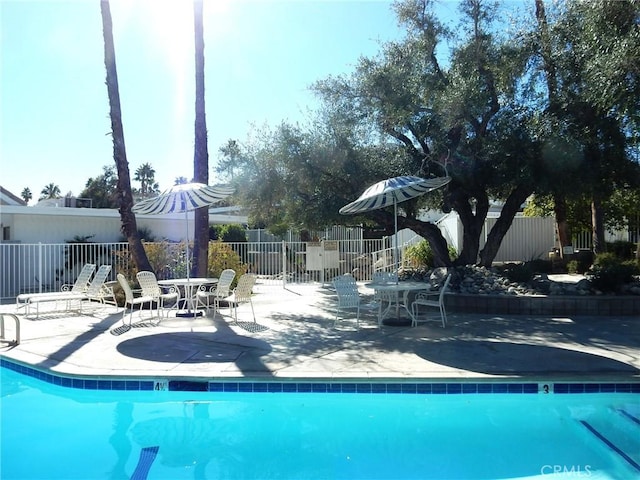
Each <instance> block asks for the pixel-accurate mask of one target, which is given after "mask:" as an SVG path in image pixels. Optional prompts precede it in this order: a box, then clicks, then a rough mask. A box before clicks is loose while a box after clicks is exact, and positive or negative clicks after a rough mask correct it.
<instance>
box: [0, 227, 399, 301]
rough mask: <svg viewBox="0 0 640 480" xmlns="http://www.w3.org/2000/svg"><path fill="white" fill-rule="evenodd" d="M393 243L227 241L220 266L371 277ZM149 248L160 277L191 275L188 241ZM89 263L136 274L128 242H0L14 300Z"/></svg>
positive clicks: (297, 275)
mask: <svg viewBox="0 0 640 480" xmlns="http://www.w3.org/2000/svg"><path fill="white" fill-rule="evenodd" d="M212 243H215V242H212ZM388 244H389V240H388V239H383V240H360V241H358V242H354V241H351V240H342V241H329V240H325V241H319V242H299V241H292V242H283V241H279V242H234V243H224V245H226V246H228V248H230V249H231V250H232V252H233V253H232V254H231V255H224V256H221V257H222V258H220V259H217V260H216V267H217V268H218V269H224V268H230V267H234V266H237V265H238V264H240V265H242V266H243V267H244V268H245V269H246V270H247V271H249V272H252V273H256V274H257V275H258V276H259V277H260V279H261V282H263V283H272V284H278V283H282V284H286V283H299V282H322V283H324V282H327V281H329V280H330V279H331V278H332V277H333V276H335V275H339V274H343V273H347V272H350V273H353V274H354V275H356V276H357V278H358V279H359V280H368V279H370V278H371V273H372V271H373V269H374V268H375V269H386V268H391V264H389V263H388V262H386V261H385V260H380V255H379V254H376V252H380V251H383V250H385V248H387V246H388ZM145 249H146V251H147V256H148V257H149V261H150V263H151V264H152V267H153V268H154V270H155V273H156V275H157V276H158V278H159V279H165V278H178V277H184V276H185V275H186V268H187V263H186V254H185V251H186V250H185V245H184V243H169V242H161V243H145ZM374 258H375V259H378V261H377V262H376V261H375V260H374ZM85 263H94V264H96V265H102V264H110V265H111V266H112V269H111V277H110V279H109V280H114V279H115V276H116V274H117V273H119V272H122V273H124V274H125V275H127V276H129V277H130V278H132V279H133V277H134V275H133V273H134V266H133V263H132V260H131V256H130V254H129V245H128V244H127V243H59V244H44V243H37V244H23V243H0V299H2V300H3V301H6V300H7V299H14V298H15V297H16V295H18V294H20V293H26V292H50V291H56V290H59V289H60V287H61V286H62V285H63V284H65V283H73V281H74V280H75V278H76V276H77V275H78V273H79V271H80V269H81V268H82V266H83V265H84V264H85ZM374 263H375V265H374Z"/></svg>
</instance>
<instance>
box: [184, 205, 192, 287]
mask: <svg viewBox="0 0 640 480" xmlns="http://www.w3.org/2000/svg"><path fill="white" fill-rule="evenodd" d="M184 223H185V225H186V226H187V231H186V232H185V247H186V252H187V282H188V280H189V277H190V275H191V265H190V264H189V214H188V212H187V210H185V211H184Z"/></svg>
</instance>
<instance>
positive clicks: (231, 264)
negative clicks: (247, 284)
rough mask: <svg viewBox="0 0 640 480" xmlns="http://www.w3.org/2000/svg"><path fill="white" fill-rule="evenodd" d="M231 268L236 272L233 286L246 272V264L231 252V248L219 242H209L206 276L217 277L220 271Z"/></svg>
mask: <svg viewBox="0 0 640 480" xmlns="http://www.w3.org/2000/svg"><path fill="white" fill-rule="evenodd" d="M226 268H231V269H233V270H235V272H236V278H235V279H234V285H235V283H236V282H237V280H238V278H239V277H240V276H241V275H243V274H245V273H246V272H247V268H248V266H247V264H246V263H243V262H242V259H241V258H240V255H238V254H237V253H236V252H234V251H233V249H232V248H231V246H229V245H228V244H226V243H223V242H221V241H217V242H209V259H208V270H207V274H208V275H209V276H210V277H216V278H217V277H219V276H220V274H221V273H222V271H223V270H224V269H226Z"/></svg>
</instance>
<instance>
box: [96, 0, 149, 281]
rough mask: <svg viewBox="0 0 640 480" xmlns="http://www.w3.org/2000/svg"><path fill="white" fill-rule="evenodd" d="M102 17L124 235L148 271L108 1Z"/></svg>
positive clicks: (104, 1)
mask: <svg viewBox="0 0 640 480" xmlns="http://www.w3.org/2000/svg"><path fill="white" fill-rule="evenodd" d="M100 12H101V14H102V34H103V38H104V65H105V68H106V70H107V82H106V83H107V92H108V94H109V116H110V117H111V138H112V139H113V159H114V161H115V162H116V169H117V170H118V184H117V186H116V192H117V196H118V200H119V202H118V203H119V205H120V208H119V210H120V219H121V221H122V233H123V234H124V236H125V237H127V241H128V242H129V248H130V250H131V257H132V259H133V262H134V263H135V264H136V266H137V267H138V270H139V271H140V270H149V271H152V269H151V264H150V263H149V259H148V258H147V254H146V253H145V251H144V247H143V246H142V241H141V240H140V234H139V233H138V226H137V224H136V216H135V215H134V214H133V212H132V211H131V208H132V207H133V194H132V193H131V177H130V176H129V163H128V162H127V151H126V149H125V145H124V129H123V128H122V110H121V108H120V91H119V89H118V71H117V69H116V51H115V46H114V44H113V24H112V22H111V8H110V7H109V0H100Z"/></svg>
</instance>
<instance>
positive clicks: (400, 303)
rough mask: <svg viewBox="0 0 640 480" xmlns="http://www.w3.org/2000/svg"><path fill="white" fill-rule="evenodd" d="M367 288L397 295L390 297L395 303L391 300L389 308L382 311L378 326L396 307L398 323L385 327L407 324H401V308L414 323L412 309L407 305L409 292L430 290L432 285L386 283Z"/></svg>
mask: <svg viewBox="0 0 640 480" xmlns="http://www.w3.org/2000/svg"><path fill="white" fill-rule="evenodd" d="M365 287H368V288H372V289H373V290H374V291H376V292H385V293H394V292H395V293H396V294H397V295H391V296H389V299H395V301H394V300H389V305H388V306H387V308H386V309H385V310H384V311H382V310H381V311H380V313H379V315H378V325H382V323H383V321H384V319H385V317H387V316H389V313H390V312H391V310H392V308H393V307H395V310H396V314H395V319H396V321H394V322H393V323H391V322H389V323H385V325H393V326H399V325H402V326H404V323H405V322H399V319H400V308H403V309H404V310H405V311H406V312H407V313H408V314H409V318H410V319H411V320H410V321H413V314H412V313H411V309H410V308H409V305H407V303H408V299H409V292H416V291H420V290H428V289H429V288H430V285H429V284H428V283H425V282H402V281H399V282H385V283H376V282H371V283H365Z"/></svg>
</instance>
